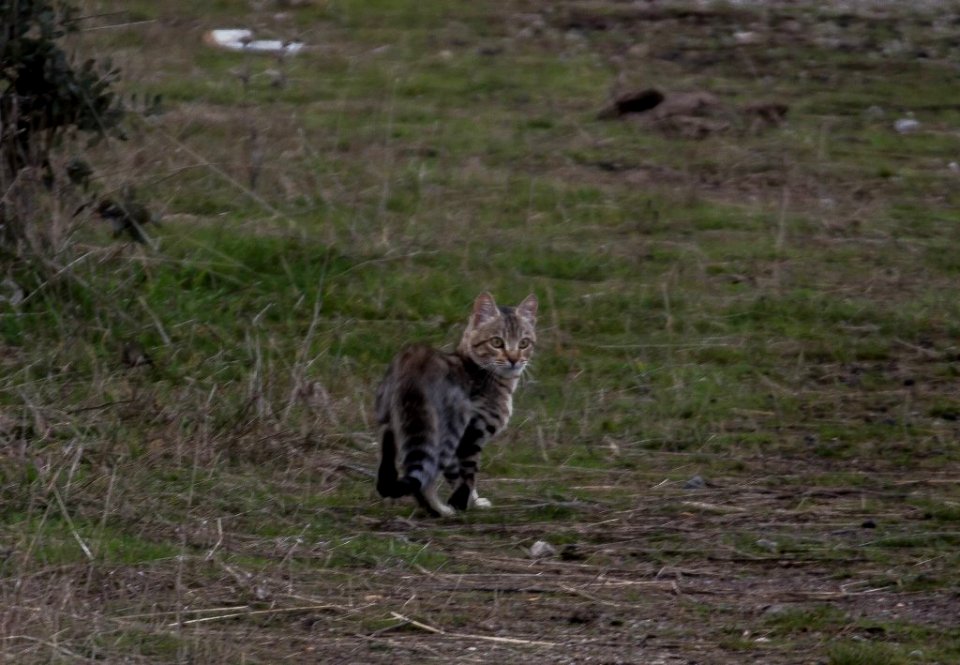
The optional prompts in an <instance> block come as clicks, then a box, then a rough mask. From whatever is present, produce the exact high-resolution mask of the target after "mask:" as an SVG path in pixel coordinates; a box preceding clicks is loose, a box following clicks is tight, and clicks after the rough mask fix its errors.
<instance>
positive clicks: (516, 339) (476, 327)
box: [460, 293, 537, 378]
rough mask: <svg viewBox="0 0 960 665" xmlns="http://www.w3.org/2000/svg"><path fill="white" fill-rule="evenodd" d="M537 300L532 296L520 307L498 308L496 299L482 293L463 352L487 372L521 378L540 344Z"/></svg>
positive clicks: (474, 307)
mask: <svg viewBox="0 0 960 665" xmlns="http://www.w3.org/2000/svg"><path fill="white" fill-rule="evenodd" d="M536 324H537V297H536V296H535V295H533V294H532V293H531V294H530V295H529V296H527V297H526V298H524V299H523V302H521V303H520V304H519V305H517V306H516V307H497V303H496V302H494V300H493V296H492V295H490V294H489V293H481V294H480V295H479V296H477V299H476V300H475V301H474V302H473V312H472V313H471V314H470V321H469V322H468V323H467V329H466V330H464V331H463V338H462V339H461V340H460V351H461V353H464V354H466V355H467V356H468V357H469V358H470V359H472V360H473V361H474V362H475V363H477V364H478V365H480V367H483V368H484V369H486V370H488V371H490V372H493V373H495V374H499V375H500V376H503V377H506V378H517V377H519V376H520V374H521V373H523V370H524V368H525V367H526V366H527V363H528V362H529V361H530V357H531V356H532V355H533V348H534V346H536V342H537V332H536Z"/></svg>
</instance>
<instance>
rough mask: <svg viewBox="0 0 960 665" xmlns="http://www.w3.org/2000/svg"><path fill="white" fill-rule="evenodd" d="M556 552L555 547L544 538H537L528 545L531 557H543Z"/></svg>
mask: <svg viewBox="0 0 960 665" xmlns="http://www.w3.org/2000/svg"><path fill="white" fill-rule="evenodd" d="M556 553H557V548H556V547H554V546H553V545H551V544H550V543H548V542H547V541H545V540H538V541H537V542H535V543H534V544H533V545H531V546H530V558H531V559H543V558H546V557H548V556H553V555H555V554H556Z"/></svg>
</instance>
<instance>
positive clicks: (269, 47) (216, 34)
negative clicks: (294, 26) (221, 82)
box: [203, 29, 306, 55]
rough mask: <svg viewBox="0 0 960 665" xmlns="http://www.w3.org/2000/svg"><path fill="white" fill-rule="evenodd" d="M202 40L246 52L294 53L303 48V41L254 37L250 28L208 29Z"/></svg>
mask: <svg viewBox="0 0 960 665" xmlns="http://www.w3.org/2000/svg"><path fill="white" fill-rule="evenodd" d="M203 41H205V42H206V43H207V44H209V45H210V46H217V47H219V48H225V49H227V50H229V51H242V52H247V53H273V54H278V53H279V54H283V55H294V54H295V53H299V52H300V51H301V50H303V49H304V48H305V46H306V45H305V44H304V43H303V42H288V41H282V40H279V39H254V38H253V31H252V30H238V29H229V30H227V29H224V30H208V31H207V32H206V33H204V35H203Z"/></svg>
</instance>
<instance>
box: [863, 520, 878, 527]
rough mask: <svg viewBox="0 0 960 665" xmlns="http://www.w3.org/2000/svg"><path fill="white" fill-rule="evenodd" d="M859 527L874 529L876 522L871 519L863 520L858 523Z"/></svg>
mask: <svg viewBox="0 0 960 665" xmlns="http://www.w3.org/2000/svg"><path fill="white" fill-rule="evenodd" d="M860 528H861V529H876V528H877V523H876V522H874V521H873V520H864V521H863V524H861V525H860Z"/></svg>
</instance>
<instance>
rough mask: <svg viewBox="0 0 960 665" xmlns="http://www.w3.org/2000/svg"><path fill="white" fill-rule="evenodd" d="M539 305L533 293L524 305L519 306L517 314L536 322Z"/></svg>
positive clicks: (525, 300)
mask: <svg viewBox="0 0 960 665" xmlns="http://www.w3.org/2000/svg"><path fill="white" fill-rule="evenodd" d="M537 305H538V303H537V296H535V295H534V294H532V293H531V294H530V295H528V296H527V297H526V298H524V299H523V302H522V303H520V304H519V305H517V314H519V315H520V316H522V317H523V318H525V319H529V320H530V321H536V320H537Z"/></svg>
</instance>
